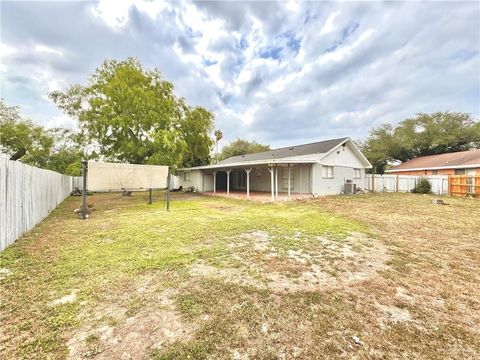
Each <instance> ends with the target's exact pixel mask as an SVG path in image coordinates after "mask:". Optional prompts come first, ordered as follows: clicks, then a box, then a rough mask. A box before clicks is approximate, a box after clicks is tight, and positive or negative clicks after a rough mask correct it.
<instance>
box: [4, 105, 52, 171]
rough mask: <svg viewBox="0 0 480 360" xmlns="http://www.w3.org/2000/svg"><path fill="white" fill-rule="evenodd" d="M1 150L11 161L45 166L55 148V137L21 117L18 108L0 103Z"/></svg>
mask: <svg viewBox="0 0 480 360" xmlns="http://www.w3.org/2000/svg"><path fill="white" fill-rule="evenodd" d="M0 140H1V141H0V149H1V151H2V152H3V153H5V154H7V155H8V156H10V160H20V159H21V160H22V161H24V162H26V163H28V164H31V165H35V166H38V167H43V166H45V163H46V162H47V159H48V155H49V154H50V151H51V149H52V147H53V142H54V140H53V137H52V136H51V135H50V134H48V132H46V131H45V130H44V129H43V128H42V127H41V126H37V125H34V124H33V123H32V122H31V121H30V120H28V119H24V118H23V117H22V116H21V115H20V110H19V108H18V107H17V106H8V105H6V104H5V103H4V102H3V100H1V101H0Z"/></svg>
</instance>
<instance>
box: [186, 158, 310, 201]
mask: <svg viewBox="0 0 480 360" xmlns="http://www.w3.org/2000/svg"><path fill="white" fill-rule="evenodd" d="M311 165H312V161H311V160H303V159H302V160H300V159H298V160H297V159H289V160H284V161H282V160H277V161H275V160H257V161H252V162H242V163H232V164H215V165H209V166H199V167H196V168H190V169H188V170H190V171H196V174H197V175H196V176H197V179H195V181H196V182H197V183H198V189H199V190H200V191H201V192H203V193H206V194H218V195H223V196H234V197H242V198H250V197H255V198H256V199H258V198H270V199H281V198H290V197H302V196H305V195H310V194H311V193H312V191H311ZM182 170H183V169H182ZM188 170H187V169H185V170H184V171H188Z"/></svg>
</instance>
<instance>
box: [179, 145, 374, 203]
mask: <svg viewBox="0 0 480 360" xmlns="http://www.w3.org/2000/svg"><path fill="white" fill-rule="evenodd" d="M371 167H372V165H371V164H370V163H369V161H368V160H367V159H366V158H365V156H364V155H363V154H362V152H361V151H360V150H359V149H358V147H357V146H356V145H355V143H354V142H353V141H352V140H351V139H350V138H348V137H347V138H341V139H333V140H326V141H320V142H315V143H311V144H304V145H297V146H288V147H284V148H280V149H275V150H270V151H265V152H260V153H255V154H248V155H241V156H233V157H230V158H228V159H225V160H223V161H220V162H219V163H217V164H214V165H208V166H198V167H192V168H184V169H179V171H178V176H177V178H176V181H175V184H176V185H177V186H179V185H181V186H183V187H184V188H188V187H193V188H195V189H196V190H197V191H200V192H213V193H215V192H218V191H222V192H226V193H227V194H228V193H229V192H230V191H231V190H234V191H242V192H245V194H246V195H247V197H248V196H249V195H250V192H251V191H255V192H268V193H269V194H271V197H272V198H276V197H278V194H279V193H284V194H285V195H288V196H290V195H291V194H292V193H295V194H311V195H331V194H340V193H342V192H343V190H344V186H345V182H347V181H349V182H352V183H356V184H357V185H358V186H361V187H363V184H364V179H365V169H368V168H371Z"/></svg>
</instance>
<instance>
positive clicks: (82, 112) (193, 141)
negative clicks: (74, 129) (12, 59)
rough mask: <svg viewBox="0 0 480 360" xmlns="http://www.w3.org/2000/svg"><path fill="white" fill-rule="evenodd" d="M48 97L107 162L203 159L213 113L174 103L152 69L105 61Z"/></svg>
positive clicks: (209, 143) (189, 161)
mask: <svg viewBox="0 0 480 360" xmlns="http://www.w3.org/2000/svg"><path fill="white" fill-rule="evenodd" d="M50 98H51V99H52V100H53V101H54V102H55V103H56V104H57V106H58V107H59V108H60V109H62V110H63V111H65V112H66V113H67V114H68V115H70V116H72V117H74V118H76V119H78V121H79V126H80V129H81V132H82V134H83V135H84V136H85V138H86V139H87V141H88V142H89V143H90V144H92V145H93V147H94V148H97V149H98V152H99V154H100V155H101V156H102V157H104V158H105V159H107V160H112V161H121V162H128V163H133V164H163V165H171V166H181V165H193V164H195V165H201V164H207V163H208V161H209V154H210V148H211V146H212V144H213V143H212V140H211V139H210V136H209V134H210V132H211V130H212V128H213V119H214V116H213V114H212V113H210V112H209V111H207V110H205V109H203V108H191V107H190V106H188V105H186V103H185V101H184V100H183V99H177V98H176V97H175V95H174V93H173V85H172V84H171V83H170V82H168V81H166V80H165V79H163V77H162V76H161V74H160V72H159V71H158V70H153V71H149V70H145V69H143V67H142V65H141V64H140V63H139V62H138V60H136V59H133V58H128V59H126V60H125V61H117V60H106V61H105V62H104V63H103V64H102V65H101V66H100V67H99V68H98V69H97V70H96V71H95V72H94V74H93V75H92V77H91V78H90V80H89V83H88V84H87V85H86V86H81V85H73V86H71V87H70V88H69V89H67V90H66V91H63V92H62V91H55V92H52V93H51V94H50ZM207 149H208V151H206V150H207Z"/></svg>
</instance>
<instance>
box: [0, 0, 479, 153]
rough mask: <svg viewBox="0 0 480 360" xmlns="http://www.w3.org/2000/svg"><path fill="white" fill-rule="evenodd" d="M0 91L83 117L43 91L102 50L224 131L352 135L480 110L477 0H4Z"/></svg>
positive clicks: (280, 138)
mask: <svg viewBox="0 0 480 360" xmlns="http://www.w3.org/2000/svg"><path fill="white" fill-rule="evenodd" d="M0 39H1V43H0V53H1V64H0V74H1V97H2V98H4V99H5V101H6V102H7V103H8V104H9V105H20V106H21V110H22V113H23V114H25V115H26V116H28V117H30V118H31V119H32V120H34V121H35V122H38V123H41V124H44V125H47V126H57V125H62V126H68V127H75V121H74V120H72V119H69V118H68V117H67V116H65V115H63V114H62V113H61V112H60V111H59V110H57V109H56V107H55V105H54V104H53V103H51V101H50V100H49V99H48V98H47V94H48V92H50V91H52V90H55V89H61V88H66V87H67V86H68V85H69V84H72V83H85V82H86V80H87V79H88V76H89V75H90V74H91V73H92V72H93V71H94V69H95V68H96V67H98V66H99V65H100V64H101V62H102V61H103V60H104V59H106V58H114V59H125V58H126V57H129V56H134V57H137V58H138V59H140V61H141V62H142V63H143V64H144V66H145V67H147V68H158V69H159V70H160V71H161V72H162V74H163V75H164V77H165V78H166V79H168V80H169V81H171V82H173V83H174V84H175V91H176V94H177V95H179V96H183V97H185V98H186V99H187V101H188V102H189V103H190V104H192V105H201V106H205V107H207V108H208V109H210V110H212V111H214V113H215V115H216V126H217V128H219V129H221V130H222V131H223V133H224V136H225V140H227V141H228V140H232V139H235V138H236V137H241V138H247V139H251V140H256V141H259V142H264V143H268V144H270V145H272V146H281V145H291V144H298V143H303V142H309V141H316V140H320V139H326V138H333V137H341V136H350V137H352V138H355V139H360V138H363V137H364V136H365V135H366V134H367V133H368V130H369V129H370V128H371V127H373V126H376V125H378V124H381V123H383V122H391V123H396V122H398V121H401V120H402V119H404V118H406V117H409V116H412V115H414V114H415V113H418V112H433V111H437V110H454V111H464V112H469V113H471V114H473V115H474V116H476V117H478V116H479V114H480V105H479V104H480V75H479V72H480V3H479V2H477V1H472V2H451V3H450V2H433V1H429V2H424V3H422V2H342V3H334V2H305V3H299V2H242V3H240V2H236V3H232V2H197V3H193V2H169V3H167V2H137V1H121V2H120V1H101V2H73V1H50V2H39V1H36V2H26V1H15V2H13V1H12V2H6V1H2V2H1V38H0Z"/></svg>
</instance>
